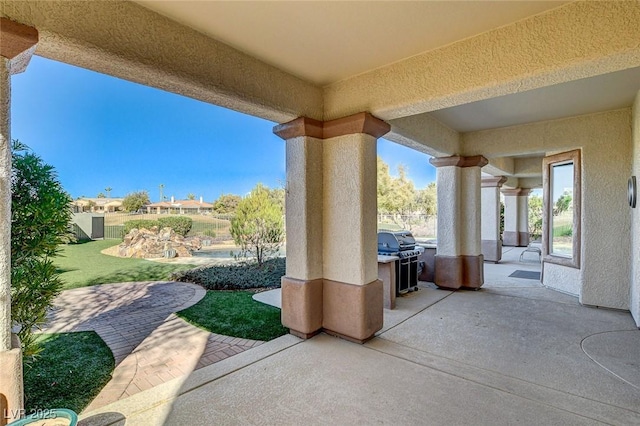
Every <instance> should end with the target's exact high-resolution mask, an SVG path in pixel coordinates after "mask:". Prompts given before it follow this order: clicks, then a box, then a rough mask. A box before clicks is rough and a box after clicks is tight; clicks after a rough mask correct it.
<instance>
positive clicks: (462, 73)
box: [324, 1, 640, 120]
mask: <svg viewBox="0 0 640 426" xmlns="http://www.w3.org/2000/svg"><path fill="white" fill-rule="evenodd" d="M638 22H640V2H637V1H627V2H615V1H608V2H575V3H570V4H567V5H566V6H564V7H561V8H558V9H554V10H551V11H549V12H548V13H544V14H541V15H537V16H534V17H532V18H530V19H526V20H522V21H519V22H517V23H515V24H513V25H507V26H504V27H501V28H497V29H495V30H492V31H489V32H486V33H483V34H480V35H478V36H476V37H472V38H468V39H465V40H462V41H459V42H457V43H453V44H451V45H448V46H445V47H442V48H440V49H436V50H432V51H429V52H426V53H423V54H420V55H417V56H414V57H412V58H409V59H406V60H404V61H400V62H398V63H394V64H391V65H388V66H386V67H382V68H379V69H376V70H373V71H370V72H368V73H365V74H361V75H358V76H355V77H353V78H350V79H346V80H343V81H340V82H337V83H334V84H331V85H329V86H327V87H325V89H324V99H325V109H324V115H325V119H333V118H338V117H343V116H347V115H350V114H353V113H356V112H359V111H370V112H371V113H373V114H374V115H376V116H377V117H380V118H382V119H385V120H388V119H395V118H398V117H403V116H409V115H415V114H421V113H424V112H429V111H434V110H438V109H442V108H446V107H451V106H455V105H461V104H465V103H468V102H473V101H478V100H482V99H488V98H492V97H496V96H500V95H506V94H509V93H516V92H523V91H526V90H531V89H535V88H539V87H544V86H549V85H552V84H557V83H563V82H567V81H572V80H575V79H578V78H584V77H590V76H593V75H597V74H602V73H606V72H612V71H618V70H622V69H627V68H631V67H635V66H639V65H640V45H639V44H638V40H640V25H638ZM451 70H456V72H451Z"/></svg>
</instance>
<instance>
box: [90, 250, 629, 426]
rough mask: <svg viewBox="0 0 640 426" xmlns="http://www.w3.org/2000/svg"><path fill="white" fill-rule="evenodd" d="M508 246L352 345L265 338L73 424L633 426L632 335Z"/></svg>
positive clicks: (389, 315)
mask: <svg viewBox="0 0 640 426" xmlns="http://www.w3.org/2000/svg"><path fill="white" fill-rule="evenodd" d="M520 251H521V249H511V250H509V249H505V255H504V261H503V263H502V264H498V265H493V264H488V263H487V264H485V283H486V284H485V286H484V287H483V288H482V289H481V290H479V291H458V292H449V291H442V290H437V289H435V288H434V287H433V286H432V285H430V284H424V285H421V286H422V288H421V290H420V291H417V292H414V293H410V294H408V295H406V296H404V297H400V298H399V299H398V301H397V306H398V307H397V309H395V310H394V311H385V326H384V329H383V330H381V331H380V332H379V333H378V335H377V337H376V338H374V339H372V340H371V341H370V342H368V343H367V344H365V345H357V344H354V343H350V342H347V341H344V340H340V339H338V338H335V337H330V336H327V335H324V334H321V335H318V336H316V337H314V338H312V339H310V340H307V341H302V340H300V339H298V338H296V337H293V336H291V335H287V336H283V337H281V338H279V339H276V340H273V341H271V342H267V343H265V344H263V345H261V346H258V347H255V348H252V349H250V350H247V351H245V352H242V353H240V354H238V355H236V356H233V357H230V358H228V359H225V360H223V361H220V362H218V363H216V364H213V365H210V366H208V367H205V368H202V369H200V370H197V371H194V372H193V373H192V374H191V375H189V376H184V377H181V378H177V379H174V380H172V381H169V382H167V383H164V384H161V385H159V386H156V387H154V388H152V389H149V390H147V391H144V392H140V393H138V394H136V395H133V396H131V397H129V398H126V399H122V400H120V401H117V402H115V403H112V404H109V405H107V406H104V407H102V408H100V409H98V410H95V411H92V412H86V413H84V415H83V416H82V421H81V423H80V424H83V425H107V424H117V425H124V424H126V425H160V424H168V425H187V424H196V425H209V424H328V423H333V424H370V423H389V424H443V425H445V424H446V425H450V424H474V425H477V424H492V425H496V424H514V423H518V424H536V425H539V424H563V425H565V424H567V425H569V424H581V425H584V424H616V425H627V424H640V368H639V366H640V330H638V329H637V328H636V326H635V324H634V322H633V321H632V319H631V316H630V314H629V313H628V312H620V311H613V310H606V309H597V308H593V307H584V306H581V305H580V304H579V303H578V301H577V299H576V298H574V297H572V296H568V295H564V294H561V293H558V292H554V291H551V290H548V289H546V288H544V287H542V286H541V285H540V284H539V282H537V281H536V280H532V279H520V278H512V277H508V275H510V274H511V273H512V272H513V271H515V270H529V271H533V270H537V269H539V264H538V263H537V259H536V260H535V261H527V262H523V263H520V262H518V261H517V259H518V257H519V254H520Z"/></svg>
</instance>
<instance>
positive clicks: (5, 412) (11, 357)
mask: <svg viewBox="0 0 640 426" xmlns="http://www.w3.org/2000/svg"><path fill="white" fill-rule="evenodd" d="M11 346H12V347H13V349H11V350H9V351H3V352H0V365H1V366H2V368H0V426H4V425H6V424H7V423H10V422H12V421H14V420H18V419H19V418H20V417H21V415H22V414H23V413H24V411H23V409H24V401H23V396H22V395H23V384H22V349H21V347H20V340H19V339H18V337H17V336H15V335H13V336H12V339H11Z"/></svg>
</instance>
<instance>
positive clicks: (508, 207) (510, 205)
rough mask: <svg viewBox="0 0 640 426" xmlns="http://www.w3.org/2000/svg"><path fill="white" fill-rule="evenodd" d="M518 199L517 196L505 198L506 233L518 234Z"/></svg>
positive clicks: (506, 196)
mask: <svg viewBox="0 0 640 426" xmlns="http://www.w3.org/2000/svg"><path fill="white" fill-rule="evenodd" d="M518 218H519V216H518V197H517V196H515V195H505V196H504V230H505V232H518Z"/></svg>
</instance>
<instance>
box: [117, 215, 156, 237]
mask: <svg viewBox="0 0 640 426" xmlns="http://www.w3.org/2000/svg"><path fill="white" fill-rule="evenodd" d="M153 226H157V227H158V228H160V227H161V226H160V222H159V221H157V220H149V219H136V220H128V221H126V222H125V223H124V231H123V235H122V236H123V237H124V236H125V235H127V234H128V233H129V232H131V230H132V229H133V228H137V229H140V228H145V229H151V227H153Z"/></svg>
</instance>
